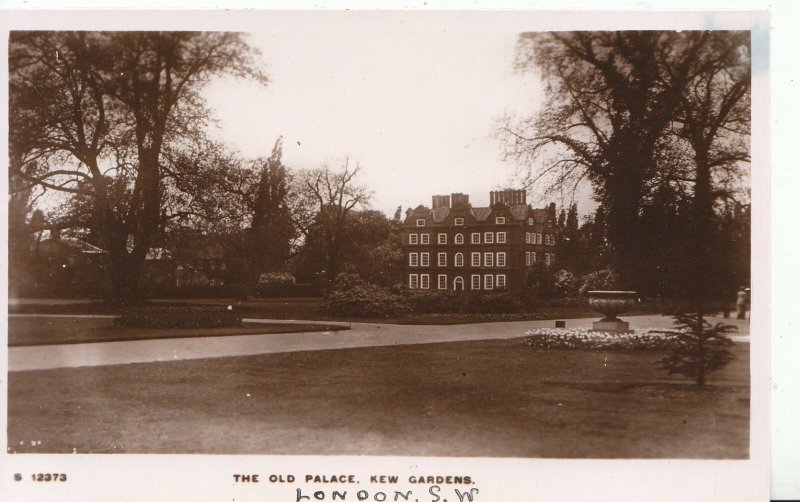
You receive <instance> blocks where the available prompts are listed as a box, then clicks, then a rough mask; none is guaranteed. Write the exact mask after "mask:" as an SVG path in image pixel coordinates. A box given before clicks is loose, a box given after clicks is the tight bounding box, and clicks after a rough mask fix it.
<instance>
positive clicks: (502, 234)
mask: <svg viewBox="0 0 800 502" xmlns="http://www.w3.org/2000/svg"><path fill="white" fill-rule="evenodd" d="M497 243H498V244H505V243H506V233H505V232H497Z"/></svg>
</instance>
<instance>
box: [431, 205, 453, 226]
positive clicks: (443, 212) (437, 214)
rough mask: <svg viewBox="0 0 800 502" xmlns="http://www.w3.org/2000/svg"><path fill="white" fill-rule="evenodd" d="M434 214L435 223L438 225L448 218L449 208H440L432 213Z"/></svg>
mask: <svg viewBox="0 0 800 502" xmlns="http://www.w3.org/2000/svg"><path fill="white" fill-rule="evenodd" d="M431 212H432V213H433V221H435V222H436V223H441V222H443V221H444V220H445V218H447V215H448V214H450V208H449V207H439V208H436V209H434V210H432V211H431Z"/></svg>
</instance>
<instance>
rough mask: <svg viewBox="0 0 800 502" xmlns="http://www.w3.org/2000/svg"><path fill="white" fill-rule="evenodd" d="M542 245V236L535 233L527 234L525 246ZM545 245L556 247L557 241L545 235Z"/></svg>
mask: <svg viewBox="0 0 800 502" xmlns="http://www.w3.org/2000/svg"><path fill="white" fill-rule="evenodd" d="M541 243H542V234H537V233H534V232H525V244H541ZM544 245H545V246H555V245H556V240H555V239H554V238H553V236H552V235H550V234H544Z"/></svg>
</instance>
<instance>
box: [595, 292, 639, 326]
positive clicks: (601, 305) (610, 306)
mask: <svg viewBox="0 0 800 502" xmlns="http://www.w3.org/2000/svg"><path fill="white" fill-rule="evenodd" d="M636 297H637V293H636V291H589V305H591V307H592V308H593V309H594V310H596V311H598V312H600V313H601V314H604V315H605V317H604V318H603V319H600V320H599V321H595V322H594V323H592V329H591V331H611V332H620V333H629V332H630V331H631V328H630V324H629V323H628V322H625V321H623V320H622V319H618V318H617V315H619V314H621V313H623V312H627V311H628V310H630V309H631V307H633V306H634V305H635V304H636Z"/></svg>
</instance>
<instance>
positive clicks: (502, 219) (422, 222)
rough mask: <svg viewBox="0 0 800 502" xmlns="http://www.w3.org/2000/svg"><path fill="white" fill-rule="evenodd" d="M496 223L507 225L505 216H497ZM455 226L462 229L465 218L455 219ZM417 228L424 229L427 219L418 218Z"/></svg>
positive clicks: (529, 222) (530, 219)
mask: <svg viewBox="0 0 800 502" xmlns="http://www.w3.org/2000/svg"><path fill="white" fill-rule="evenodd" d="M494 223H495V224H496V225H505V224H506V218H505V216H496V217H495V219H494ZM453 224H454V225H456V226H458V227H460V226H463V225H464V218H454V219H453ZM528 224H529V225H533V218H528ZM417 226H418V227H424V226H425V218H417Z"/></svg>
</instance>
